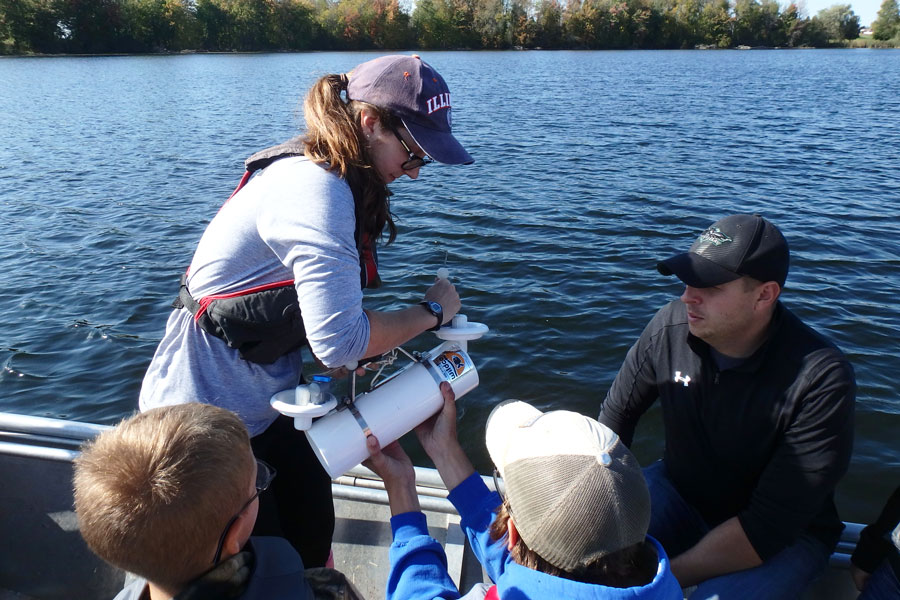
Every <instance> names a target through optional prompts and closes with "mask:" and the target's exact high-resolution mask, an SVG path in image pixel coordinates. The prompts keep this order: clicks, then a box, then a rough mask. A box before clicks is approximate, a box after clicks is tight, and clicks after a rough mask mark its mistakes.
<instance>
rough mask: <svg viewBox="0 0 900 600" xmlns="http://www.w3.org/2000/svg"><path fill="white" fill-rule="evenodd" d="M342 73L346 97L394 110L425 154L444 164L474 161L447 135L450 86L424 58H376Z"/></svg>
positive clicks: (449, 112) (449, 132) (450, 118)
mask: <svg viewBox="0 0 900 600" xmlns="http://www.w3.org/2000/svg"><path fill="white" fill-rule="evenodd" d="M347 75H348V77H349V79H350V81H349V83H348V85H347V98H349V99H350V100H359V101H361V102H368V103H369V104H374V105H375V106H378V107H380V108H383V109H386V110H388V111H390V112H391V113H393V114H395V115H396V116H397V117H399V118H400V120H401V121H403V125H404V126H405V127H406V129H407V130H409V133H410V134H411V135H412V137H413V139H414V140H415V142H416V144H418V145H419V146H420V147H421V148H422V150H424V151H425V153H426V154H428V156H430V157H431V158H433V159H434V160H436V161H438V162H441V163H445V164H448V165H468V164H471V163H473V162H475V161H474V159H473V158H472V157H471V156H469V153H468V152H466V150H465V148H463V147H462V144H460V143H459V142H458V141H457V139H456V138H455V137H453V134H452V133H451V127H452V122H453V121H452V117H451V108H450V89H449V88H448V87H447V84H446V82H444V78H443V77H441V75H440V73H438V72H437V71H435V70H434V68H432V66H431V65H429V64H428V63H426V62H425V61H424V60H422V59H421V58H419V57H418V56H416V55H412V56H406V55H391V56H381V57H379V58H376V59H373V60H370V61H368V62H364V63H362V64H361V65H358V66H357V67H356V68H355V69H353V70H352V71H350V72H349V73H348V74H347Z"/></svg>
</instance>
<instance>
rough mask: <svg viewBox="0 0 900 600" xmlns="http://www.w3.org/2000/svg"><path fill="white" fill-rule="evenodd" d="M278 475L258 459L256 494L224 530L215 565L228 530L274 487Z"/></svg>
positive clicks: (220, 556)
mask: <svg viewBox="0 0 900 600" xmlns="http://www.w3.org/2000/svg"><path fill="white" fill-rule="evenodd" d="M276 473H277V471H275V467H273V466H271V465H269V464H268V463H266V462H264V461H261V460H259V459H258V458H257V459H256V492H255V493H254V494H253V495H252V496H250V499H249V500H247V501H246V502H244V505H243V506H242V507H241V509H240V510H239V511H237V512H236V513H234V516H233V517H231V518H230V519H228V524H227V525H225V529H224V530H222V535H220V536H219V545H218V546H216V556H215V557H214V558H213V565H217V564H219V560H220V559H221V558H222V546H224V545H225V536H227V535H228V530H229V529H231V526H232V525H234V522H235V521H237V520H238V517H240V516H241V513H242V512H244V511H245V510H247V507H248V506H250V504H252V503H253V501H254V500H256V498H257V497H258V496H259V495H260V494H261V493H262V492H264V491H266V490H267V489H269V486H270V485H272V480H273V479H275V475H276Z"/></svg>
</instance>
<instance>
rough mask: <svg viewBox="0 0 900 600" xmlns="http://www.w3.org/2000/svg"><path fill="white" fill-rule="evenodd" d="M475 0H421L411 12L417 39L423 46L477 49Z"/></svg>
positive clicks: (478, 36) (477, 34) (478, 38)
mask: <svg viewBox="0 0 900 600" xmlns="http://www.w3.org/2000/svg"><path fill="white" fill-rule="evenodd" d="M474 7H475V0H420V1H419V2H417V3H416V8H415V10H414V11H413V14H412V19H411V22H412V26H413V28H414V29H415V36H416V40H417V41H418V43H419V46H421V47H422V48H478V47H480V46H479V40H480V35H479V33H478V32H477V31H476V29H475V26H474Z"/></svg>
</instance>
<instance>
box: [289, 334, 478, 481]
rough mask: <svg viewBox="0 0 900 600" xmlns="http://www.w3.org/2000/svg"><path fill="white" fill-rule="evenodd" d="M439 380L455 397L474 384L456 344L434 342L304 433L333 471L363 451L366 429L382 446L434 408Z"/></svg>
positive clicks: (343, 469) (351, 464)
mask: <svg viewBox="0 0 900 600" xmlns="http://www.w3.org/2000/svg"><path fill="white" fill-rule="evenodd" d="M441 381H446V382H448V383H450V386H451V387H452V388H453V392H454V393H455V394H456V398H457V399H459V398H461V397H462V396H463V395H464V394H466V393H467V392H469V391H470V390H472V389H474V388H475V387H476V386H477V385H478V371H477V370H476V369H475V364H474V363H473V362H472V360H471V359H470V358H469V355H468V354H467V353H466V352H465V351H464V350H461V349H460V348H459V347H458V344H447V343H445V344H442V345H441V346H438V347H437V348H435V349H434V350H432V351H431V352H429V353H428V355H427V356H426V357H425V358H423V359H422V360H421V361H418V362H414V363H412V364H410V365H409V366H407V367H405V368H404V369H402V370H401V371H399V372H398V373H397V374H396V375H394V376H393V377H392V378H390V379H389V380H388V381H386V382H385V383H383V384H381V385H380V386H379V387H377V388H375V389H374V390H372V391H371V392H368V393H366V394H363V395H361V396H358V397H357V398H356V402H354V407H355V408H353V407H350V408H343V409H341V410H338V411H336V412H332V413H330V414H328V415H326V416H324V417H322V418H321V419H319V420H318V421H316V422H315V423H313V425H312V427H310V428H309V430H308V431H307V432H306V437H307V438H308V439H309V444H310V446H312V449H313V451H314V452H315V453H316V456H317V457H318V458H319V461H320V462H321V463H322V466H324V467H325V470H326V471H328V474H329V475H330V476H331V477H332V478H335V477H339V476H340V475H343V474H344V473H345V472H346V471H348V470H350V469H352V468H353V467H355V466H356V465H358V464H359V463H361V462H362V461H364V460H365V459H367V458H368V457H369V452H368V450H367V449H366V435H367V431H366V430H367V429H368V430H369V431H371V432H372V433H373V434H375V437H377V438H378V441H379V442H380V443H381V445H382V447H384V446H387V445H388V444H390V443H391V442H393V441H394V440H396V439H398V438H400V437H401V436H402V435H404V434H405V433H407V432H409V431H411V430H412V428H413V427H415V426H416V425H419V424H420V423H422V422H423V421H425V420H426V419H428V417H430V416H431V415H433V414H435V413H436V412H437V411H438V410H440V408H441V406H443V404H444V400H443V398H442V397H441V391H440V389H439V387H438V386H439V385H440V382H441Z"/></svg>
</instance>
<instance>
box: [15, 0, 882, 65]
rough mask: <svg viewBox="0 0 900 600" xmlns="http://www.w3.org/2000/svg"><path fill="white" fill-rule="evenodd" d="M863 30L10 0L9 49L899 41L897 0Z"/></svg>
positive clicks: (528, 1) (686, 7)
mask: <svg viewBox="0 0 900 600" xmlns="http://www.w3.org/2000/svg"><path fill="white" fill-rule="evenodd" d="M406 2H409V0H406ZM861 30H862V28H861V24H860V20H859V17H858V16H857V15H856V14H854V12H853V10H852V8H851V5H849V4H835V5H832V6H831V7H829V8H826V9H823V10H821V11H819V13H818V14H816V15H814V16H807V15H804V14H803V13H802V11H801V10H800V8H798V6H797V5H796V4H790V5H788V6H787V7H785V8H782V7H781V6H779V3H778V2H777V0H418V1H417V2H415V5H414V7H411V6H410V5H409V4H407V3H404V4H401V2H399V0H0V54H7V55H23V54H107V53H150V52H155V53H158V52H185V51H209V52H222V51H279V50H281V51H305V50H388V49H401V48H419V49H431V50H439V49H472V50H481V49H511V48H521V49H537V48H543V49H675V48H736V47H786V48H801V47H817V48H821V47H847V46H851V47H900V8H898V4H897V0H884V1H883V3H882V5H881V8H880V10H879V11H878V18H877V19H876V20H875V21H874V22H873V23H872V30H871V33H870V34H868V33H869V32H868V31H866V32H865V33H866V34H868V35H864V36H863V37H861V36H860V32H861Z"/></svg>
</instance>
